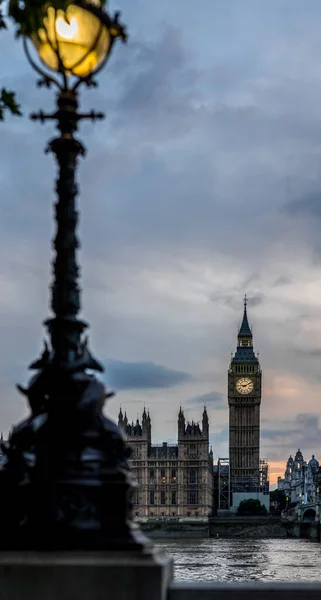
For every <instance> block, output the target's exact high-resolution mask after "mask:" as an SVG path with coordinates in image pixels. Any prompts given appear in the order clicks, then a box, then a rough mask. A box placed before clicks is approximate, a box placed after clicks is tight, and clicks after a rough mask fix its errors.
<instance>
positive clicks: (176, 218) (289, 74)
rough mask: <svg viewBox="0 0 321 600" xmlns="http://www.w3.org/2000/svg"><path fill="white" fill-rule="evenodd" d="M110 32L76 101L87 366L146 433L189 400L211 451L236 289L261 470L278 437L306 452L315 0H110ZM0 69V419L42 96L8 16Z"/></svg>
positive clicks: (39, 154)
mask: <svg viewBox="0 0 321 600" xmlns="http://www.w3.org/2000/svg"><path fill="white" fill-rule="evenodd" d="M111 8H113V9H118V8H120V9H122V11H123V20H124V21H125V22H126V23H127V24H128V30H129V33H130V39H129V43H128V45H127V46H126V47H122V46H120V45H119V47H117V48H116V50H115V51H114V54H113V56H112V59H111V61H110V64H109V65H108V68H106V69H105V71H104V72H103V74H102V75H101V77H100V87H99V89H98V90H94V91H86V90H83V94H82V105H83V107H84V108H96V109H98V110H104V111H105V112H106V113H107V117H108V118H107V119H106V120H105V121H104V122H103V123H99V124H98V125H97V124H96V125H92V124H84V125H83V126H82V129H81V136H82V139H83V140H84V141H85V143H86V146H87V149H88V155H87V158H86V160H85V161H84V162H83V163H82V164H81V168H80V183H81V196H80V199H79V201H80V207H81V214H82V221H81V227H80V231H81V238H82V251H81V261H82V275H83V287H84V298H83V304H84V314H85V316H86V319H87V320H89V321H90V323H91V338H90V339H91V348H92V350H93V351H94V353H95V354H96V355H97V356H98V357H99V358H100V359H101V360H103V362H104V363H105V365H106V374H105V380H106V383H107V385H108V386H109V387H111V388H115V389H117V390H118V394H117V396H116V398H114V399H112V400H111V401H110V403H109V404H108V406H107V410H108V412H109V413H110V414H111V415H113V416H115V415H117V413H118V410H119V406H120V404H121V405H122V407H123V409H126V410H127V414H128V416H129V417H130V418H133V419H136V417H137V413H138V414H140V413H141V412H142V410H143V406H144V404H145V405H146V407H148V408H149V410H150V413H151V417H152V425H153V438H154V441H161V440H168V441H173V442H174V441H175V439H176V428H177V426H176V420H177V413H178V410H179V406H180V404H182V406H183V407H184V408H185V413H186V416H187V417H188V418H190V419H194V420H199V419H200V418H201V412H202V409H203V404H204V401H205V402H206V404H207V407H208V411H209V416H210V426H211V441H212V444H213V450H214V455H215V457H218V456H226V455H227V452H228V409H227V398H226V394H227V368H228V365H229V359H230V353H231V351H234V350H235V344H236V335H237V328H238V325H239V323H240V321H241V317H242V308H243V306H242V298H243V296H244V293H247V295H248V297H249V319H250V322H251V324H252V326H253V331H254V342H255V349H256V350H257V351H259V352H260V360H261V364H262V368H263V376H264V379H263V400H262V423H261V425H262V440H261V446H262V448H261V455H262V457H267V458H268V459H269V460H270V463H271V473H272V481H273V480H274V479H275V476H276V474H277V473H279V472H280V470H281V471H282V470H283V464H284V462H285V460H286V459H287V458H288V456H289V454H290V452H291V453H293V452H295V451H296V449H297V448H298V447H300V448H301V450H302V451H303V454H304V457H305V458H307V459H308V458H309V457H310V456H311V454H312V453H315V454H316V455H317V457H318V458H321V422H320V419H319V417H320V403H321V370H320V362H321V238H320V228H321V195H320V189H321V175H320V174H321V28H320V24H321V3H320V1H319V0H308V2H305V3H303V2H302V0H270V1H269V2H268V3H267V2H265V1H264V0H224V1H223V0H220V1H219V0H202V2H201V3H199V2H198V3H197V2H195V1H192V0H184V2H183V0H177V1H176V2H173V1H172V0H163V1H162V2H150V0H119V4H113V5H112V6H111ZM0 49H1V52H0V65H1V76H2V83H3V84H4V85H6V86H7V87H9V88H12V89H15V90H17V92H18V98H19V101H20V102H21V104H22V107H23V111H24V117H23V118H22V119H17V118H9V119H8V120H7V121H6V122H5V123H4V124H1V137H0V178H1V219H0V332H1V337H0V339H1V342H2V343H1V344H0V392H1V404H0V421H1V427H2V429H3V431H4V432H5V433H6V432H8V430H9V429H10V426H11V424H12V423H15V422H17V421H18V420H19V419H20V418H21V417H22V416H24V414H25V413H26V411H27V408H26V406H25V401H24V398H23V397H21V396H20V395H19V394H18V392H17V391H16V390H15V384H16V383H17V382H22V383H25V382H26V380H27V376H28V373H27V369H26V367H27V365H28V364H29V363H30V361H31V360H33V359H35V358H36V357H37V355H38V353H39V351H40V349H41V345H42V338H43V336H44V330H43V327H42V321H43V319H44V318H46V316H47V315H48V282H49V261H50V256H51V254H50V253H51V250H50V243H49V240H50V238H51V236H52V234H53V226H52V219H51V217H52V201H53V178H54V175H55V166H54V163H53V159H52V157H51V156H48V155H47V156H45V155H44V154H43V148H44V146H45V145H46V141H47V140H48V138H50V136H52V135H53V126H52V124H48V125H45V126H43V127H41V126H40V125H38V124H35V123H33V122H30V121H29V120H28V114H29V112H31V111H33V110H36V109H38V108H45V109H49V108H50V107H51V106H53V102H54V92H53V91H46V90H42V89H38V88H37V87H36V85H35V81H36V75H35V74H34V73H33V72H32V70H31V68H29V66H28V65H27V63H26V59H25V57H24V55H23V51H22V48H21V44H20V43H19V42H18V41H16V40H14V39H13V36H12V31H8V32H7V33H1V36H0Z"/></svg>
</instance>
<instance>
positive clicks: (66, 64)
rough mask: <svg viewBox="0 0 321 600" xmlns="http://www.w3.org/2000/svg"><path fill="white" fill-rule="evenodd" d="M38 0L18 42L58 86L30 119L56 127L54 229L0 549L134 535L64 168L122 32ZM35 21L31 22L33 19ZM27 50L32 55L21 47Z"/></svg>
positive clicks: (111, 20)
mask: <svg viewBox="0 0 321 600" xmlns="http://www.w3.org/2000/svg"><path fill="white" fill-rule="evenodd" d="M54 4H55V3H54V2H52V3H49V5H48V3H46V5H45V10H46V12H45V16H44V18H43V19H42V22H41V25H40V26H39V23H38V24H37V27H36V28H35V29H29V31H28V36H25V37H24V48H25V51H26V54H27V57H28V60H29V62H30V63H31V65H32V66H33V68H34V69H35V70H36V71H37V73H38V74H39V75H40V80H39V82H38V85H39V86H43V85H45V86H47V87H51V86H53V87H55V88H56V89H57V90H58V97H57V109H56V111H55V112H53V113H52V114H46V113H44V112H42V111H40V112H39V113H37V114H33V115H32V116H31V117H32V119H34V120H39V121H40V122H41V123H43V122H45V121H47V120H53V121H55V122H56V125H57V129H58V131H59V135H58V136H57V137H56V138H55V139H53V140H51V141H50V142H49V145H48V148H47V152H52V153H53V154H54V155H55V157H56V160H57V165H58V178H57V183H56V191H57V197H58V198H57V202H56V205H55V220H56V235H55V238H54V243H53V245H54V250H55V258H54V263H53V284H52V288H51V290H52V297H51V307H52V312H53V315H52V317H51V318H49V319H48V320H47V321H46V323H45V325H46V327H47V331H48V341H46V342H45V349H44V352H43V354H42V356H41V357H40V359H39V360H36V361H35V362H33V363H32V364H31V366H30V368H31V369H33V370H35V371H36V374H35V376H34V377H33V378H32V379H31V381H30V384H29V386H28V387H27V388H26V389H24V388H22V387H19V389H20V391H21V392H22V393H23V394H25V396H26V397H27V398H28V402H29V405H30V409H31V414H30V417H29V418H28V419H26V420H25V421H24V422H22V423H20V424H19V425H18V426H17V427H15V428H14V429H13V432H12V434H11V436H10V440H9V442H8V444H5V445H4V452H5V455H6V460H5V463H4V465H3V467H2V470H1V473H0V482H1V484H2V486H1V495H2V510H1V518H2V520H3V523H2V528H1V537H2V547H5V548H14V549H28V550H30V549H48V550H52V549H57V550H58V549H64V550H67V549H91V550H93V549H96V550H99V549H138V550H139V549H142V548H143V547H144V545H145V543H146V540H145V538H144V537H143V536H142V534H141V533H140V531H139V529H138V528H137V527H136V526H135V525H134V524H133V522H132V506H131V499H130V496H131V489H132V487H133V482H132V475H131V472H130V470H129V466H128V451H127V449H126V447H125V443H124V438H123V436H122V433H121V431H120V430H119V428H118V427H117V426H116V424H114V423H113V422H112V421H110V420H109V419H107V418H106V417H105V416H104V415H103V413H102V409H103V405H104V402H105V399H106V398H108V397H111V396H112V395H113V394H112V393H107V392H106V390H105V388H104V386H103V384H102V383H100V382H99V381H98V380H97V379H96V378H95V377H94V376H93V375H92V374H90V372H92V371H102V370H103V368H102V366H101V365H100V364H99V362H98V361H97V360H96V359H95V358H94V357H93V356H92V354H91V353H90V351H89V348H88V344H87V339H86V338H84V337H83V333H84V330H85V329H86V327H87V324H86V323H85V322H84V321H82V320H80V319H79V318H78V313H79V310H80V289H79V285H78V279H79V269H78V265H77V258H76V252H77V248H78V245H79V244H78V239H77V235H76V229H77V220H78V213H77V211H76V207H75V198H76V195H77V184H76V180H75V173H76V166H77V161H78V158H79V156H82V155H84V153H85V149H84V146H83V145H82V143H81V142H80V141H79V140H78V139H76V138H75V137H74V134H75V132H76V131H77V129H78V123H79V122H80V121H82V120H84V119H91V120H93V121H94V120H96V119H102V118H103V115H102V114H101V113H95V112H94V111H92V112H89V113H81V112H79V110H78V91H79V88H80V86H81V85H86V86H94V85H96V84H95V80H94V76H95V75H96V74H97V73H98V71H100V69H101V68H102V67H103V66H104V65H105V63H106V62H107V60H108V58H109V56H110V54H111V51H112V48H113V46H114V43H115V42H116V41H117V40H118V39H120V40H122V41H126V32H125V29H124V27H123V26H122V25H121V24H120V22H119V15H118V14H115V16H114V17H111V16H109V14H108V13H107V12H106V11H105V10H104V9H103V7H102V6H101V4H102V3H101V2H100V1H99V0H91V1H90V2H82V1H79V2H78V1H75V3H74V4H69V5H68V6H67V4H68V3H66V7H65V10H62V9H57V8H55V6H54ZM35 22H36V21H35ZM32 46H33V50H34V49H35V50H36V52H37V54H38V58H40V61H39V62H37V60H36V58H33V54H32Z"/></svg>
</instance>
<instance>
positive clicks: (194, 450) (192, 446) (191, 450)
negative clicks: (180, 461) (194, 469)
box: [189, 444, 197, 457]
mask: <svg viewBox="0 0 321 600" xmlns="http://www.w3.org/2000/svg"><path fill="white" fill-rule="evenodd" d="M196 454H197V451H196V446H195V444H192V445H191V446H190V448H189V455H190V456H192V457H194V456H196Z"/></svg>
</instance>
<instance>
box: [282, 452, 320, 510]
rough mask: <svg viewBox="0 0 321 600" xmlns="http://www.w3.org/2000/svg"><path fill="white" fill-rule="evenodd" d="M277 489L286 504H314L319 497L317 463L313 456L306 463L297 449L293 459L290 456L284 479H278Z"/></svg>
mask: <svg viewBox="0 0 321 600" xmlns="http://www.w3.org/2000/svg"><path fill="white" fill-rule="evenodd" d="M278 489H279V490H282V491H283V492H284V493H285V495H286V497H287V499H288V500H287V503H288V504H290V502H294V503H297V502H305V503H307V502H316V501H317V500H318V496H319V462H318V461H317V460H316V458H315V456H314V454H313V455H312V458H311V459H310V460H309V461H308V462H306V461H305V460H304V459H303V455H302V452H301V450H300V449H299V450H298V451H297V453H296V455H295V457H294V459H293V458H292V456H291V455H290V457H289V459H288V461H287V464H286V469H285V473H284V478H283V479H282V478H281V477H278Z"/></svg>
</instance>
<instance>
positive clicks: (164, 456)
mask: <svg viewBox="0 0 321 600" xmlns="http://www.w3.org/2000/svg"><path fill="white" fill-rule="evenodd" d="M118 425H119V426H120V427H122V429H123V431H124V433H125V437H126V441H127V444H128V446H129V447H130V448H131V450H132V457H131V466H132V469H133V471H134V476H135V479H136V481H137V484H138V485H137V489H136V491H135V495H134V514H135V516H136V517H138V518H144V517H145V518H153V517H154V518H156V517H167V518H168V517H172V518H179V517H193V518H197V519H200V518H201V517H205V518H207V517H208V515H209V514H211V512H212V505H213V453H212V450H209V420H208V415H207V411H206V408H204V411H203V415H202V424H201V426H200V424H199V423H194V422H186V421H185V417H184V412H183V411H182V409H181V408H180V410H179V413H178V420H177V434H178V436H177V437H178V440H177V444H175V445H170V444H167V443H166V442H164V443H163V444H162V445H153V444H152V423H151V418H150V416H149V413H146V410H145V409H144V412H143V415H142V420H141V422H140V421H139V420H138V419H137V421H136V423H129V422H128V418H127V415H126V413H125V414H123V413H122V410H120V412H119V416H118Z"/></svg>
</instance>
